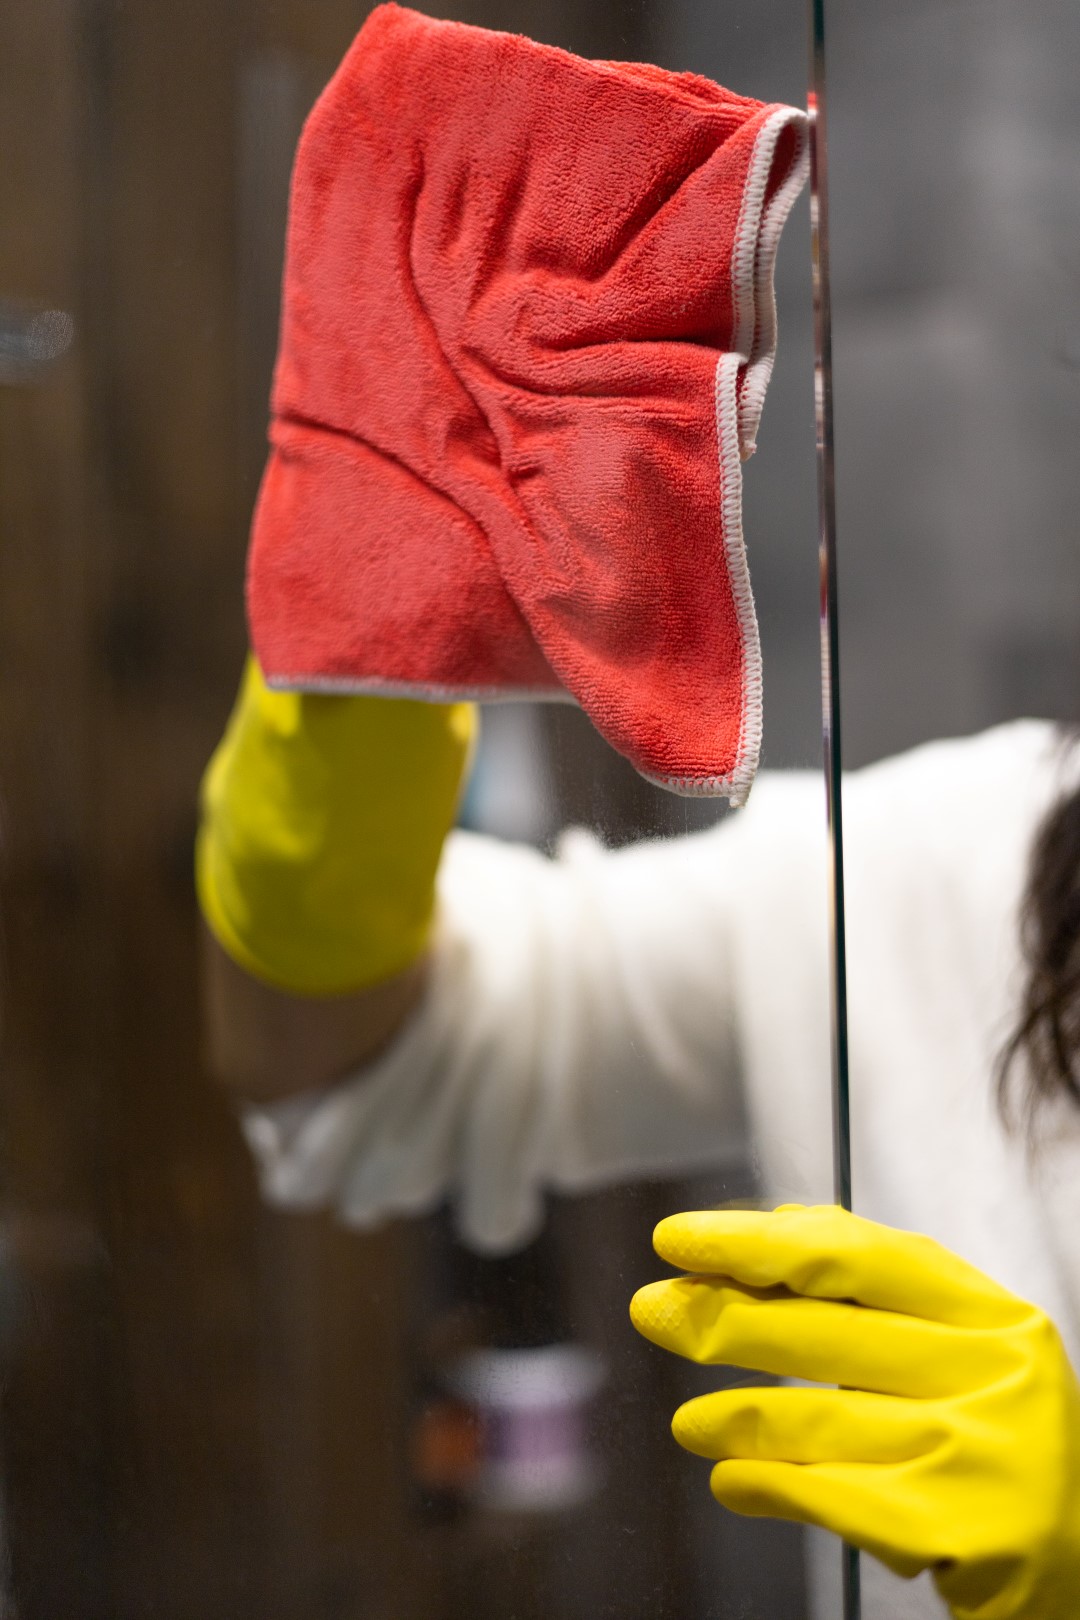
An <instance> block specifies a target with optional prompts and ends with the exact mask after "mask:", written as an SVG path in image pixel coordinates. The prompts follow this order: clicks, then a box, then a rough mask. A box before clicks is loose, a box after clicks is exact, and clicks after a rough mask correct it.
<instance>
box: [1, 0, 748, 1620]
mask: <svg viewBox="0 0 1080 1620" xmlns="http://www.w3.org/2000/svg"><path fill="white" fill-rule="evenodd" d="M461 14H462V15H466V14H465V13H464V12H463V13H461ZM362 18H363V8H362V7H359V6H357V5H355V4H349V3H346V0H237V3H234V4H228V3H225V0H127V3H125V0H33V3H32V4H27V5H22V6H16V5H10V6H8V7H6V8H5V9H4V12H3V18H2V25H0V26H2V40H0V150H2V152H3V154H4V156H3V163H2V165H0V300H23V301H27V302H28V303H30V304H38V305H43V306H50V307H56V308H59V309H64V310H69V311H71V312H72V314H73V316H74V319H75V324H76V338H75V342H74V345H73V347H72V349H71V350H70V352H69V353H68V354H67V355H66V356H65V357H64V358H63V359H62V360H60V361H59V362H58V363H57V365H56V366H55V367H54V368H52V369H51V370H50V371H48V372H43V373H42V374H41V375H40V376H39V377H36V378H34V379H31V380H30V381H23V382H21V383H17V384H12V385H11V386H4V387H0V530H2V533H0V793H2V797H3V839H4V850H3V898H2V914H3V930H4V939H5V946H4V955H5V962H6V967H5V974H4V983H3V1021H4V1042H3V1067H2V1086H0V1107H2V1112H0V1141H2V1144H3V1148H2V1170H3V1180H2V1183H0V1266H2V1276H0V1282H2V1286H0V1334H2V1342H0V1358H2V1359H0V1365H2V1375H3V1378H2V1390H3V1397H2V1405H0V1480H2V1489H3V1506H2V1512H0V1520H2V1525H3V1538H4V1548H5V1551H4V1565H3V1568H2V1569H0V1577H2V1580H3V1584H4V1585H5V1587H6V1590H5V1592H4V1595H3V1599H2V1614H3V1616H4V1617H5V1620H12V1617H14V1616H16V1615H17V1616H19V1617H21V1620H59V1617H61V1616H62V1617H63V1620H128V1617H131V1620H134V1617H135V1616H154V1617H155V1620H193V1617H194V1616H196V1615H197V1616H199V1620H219V1617H220V1620H246V1617H249V1616H250V1617H251V1620H255V1617H258V1620H275V1617H282V1620H285V1617H288V1620H307V1617H311V1620H315V1617H319V1620H358V1617H361V1616H363V1617H364V1620H412V1617H414V1616H415V1617H416V1620H455V1617H457V1616H462V1617H464V1616H466V1615H468V1616H478V1617H482V1616H485V1615H490V1616H491V1617H492V1620H495V1617H496V1616H498V1617H499V1620H509V1617H510V1616H511V1615H515V1616H517V1617H518V1620H531V1617H532V1616H534V1615H535V1616H536V1617H537V1620H539V1616H540V1615H544V1616H545V1617H546V1620H547V1617H551V1616H553V1615H562V1616H564V1617H565V1620H573V1617H576V1616H579V1615H580V1616H585V1615H593V1614H596V1615H599V1614H612V1615H616V1614H617V1615H619V1616H620V1617H622V1620H631V1617H633V1616H638V1615H640V1616H641V1617H642V1620H645V1617H646V1616H648V1617H649V1620H655V1617H657V1616H659V1615H661V1614H664V1615H675V1616H678V1615H684V1614H685V1615H689V1614H691V1613H698V1614H704V1613H705V1612H706V1611H705V1610H704V1609H702V1608H700V1607H698V1606H697V1605H696V1600H695V1598H694V1596H693V1593H694V1591H695V1590H696V1583H697V1577H696V1576H695V1574H694V1571H693V1566H692V1563H690V1562H688V1560H687V1559H686V1558H684V1557H682V1556H681V1555H680V1522H681V1521H680V1512H681V1508H680V1504H681V1502H682V1499H683V1493H684V1492H685V1490H686V1480H687V1479H688V1478H692V1481H693V1486H694V1490H695V1493H700V1494H701V1496H702V1499H704V1492H703V1489H702V1487H703V1483H704V1482H703V1477H702V1474H701V1471H700V1470H696V1471H694V1472H693V1474H692V1475H687V1474H685V1473H676V1472H674V1471H673V1469H672V1466H671V1464H672V1458H671V1451H672V1448H671V1447H670V1444H669V1442H668V1441H667V1438H666V1434H665V1430H666V1417H665V1413H666V1412H667V1411H668V1410H670V1407H671V1405H672V1404H673V1400H674V1395H673V1391H672V1390H665V1387H664V1379H665V1377H666V1376H667V1375H666V1374H664V1373H659V1372H657V1371H656V1362H655V1361H649V1360H648V1357H647V1353H645V1352H643V1351H642V1349H641V1347H639V1346H637V1345H635V1344H633V1343H632V1342H631V1339H632V1336H631V1335H630V1333H629V1330H628V1328H627V1327H626V1324H625V1316H624V1306H625V1299H626V1297H627V1296H628V1293H629V1291H630V1288H631V1287H632V1286H633V1285H634V1283H635V1282H636V1281H638V1280H641V1279H642V1278H643V1277H644V1276H647V1275H648V1274H649V1272H650V1270H651V1267H650V1264H649V1261H648V1258H647V1245H646V1242H645V1238H646V1234H647V1232H648V1230H649V1227H650V1224H651V1220H652V1217H653V1214H654V1213H655V1210H656V1208H657V1207H658V1205H657V1201H656V1198H655V1197H654V1196H652V1195H650V1194H649V1193H648V1191H647V1190H643V1191H640V1192H638V1193H636V1194H634V1195H631V1196H629V1198H623V1199H621V1200H620V1199H619V1198H617V1197H615V1198H608V1199H606V1200H605V1199H598V1200H591V1201H587V1202H585V1203H583V1204H582V1205H581V1206H579V1207H578V1208H576V1209H575V1210H571V1211H567V1212H564V1213H563V1214H562V1215H561V1216H560V1220H561V1222H562V1227H563V1231H564V1237H565V1234H566V1233H567V1232H569V1234H570V1238H571V1239H572V1241H571V1242H570V1243H569V1247H571V1248H574V1249H576V1250H577V1252H579V1253H583V1252H586V1251H588V1250H589V1249H590V1248H591V1249H592V1250H593V1251H594V1253H595V1255H596V1257H597V1258H596V1259H595V1260H594V1262H593V1265H594V1273H595V1275H590V1274H587V1273H586V1272H584V1271H582V1269H581V1267H580V1266H579V1267H578V1269H577V1271H576V1272H575V1273H574V1275H572V1276H570V1277H569V1279H568V1283H567V1288H568V1297H570V1298H572V1299H573V1298H576V1299H577V1300H578V1302H579V1304H581V1306H582V1310H581V1314H582V1319H583V1322H584V1328H583V1331H588V1332H589V1333H591V1334H592V1336H593V1337H595V1338H597V1339H598V1340H599V1341H600V1342H604V1343H607V1345H608V1349H609V1354H611V1355H613V1358H614V1362H615V1371H616V1373H617V1375H618V1380H619V1384H618V1388H617V1389H616V1390H615V1392H614V1393H613V1396H612V1402H613V1405H612V1411H613V1413H614V1417H613V1419H612V1425H613V1426H614V1428H618V1427H619V1425H620V1423H621V1421H622V1418H623V1417H625V1416H626V1415H627V1414H629V1413H631V1412H632V1411H633V1410H637V1409H643V1410H645V1409H649V1408H651V1410H652V1412H653V1413H654V1414H655V1418H656V1421H655V1422H653V1423H651V1424H645V1423H642V1424H641V1425H640V1427H639V1428H635V1429H632V1430H631V1431H629V1433H630V1440H629V1445H630V1447H631V1449H630V1450H629V1451H628V1452H626V1453H625V1454H624V1455H623V1457H622V1460H621V1461H620V1460H619V1458H618V1457H615V1459H614V1461H615V1463H616V1466H615V1467H613V1469H612V1483H611V1485H610V1487H609V1489H608V1491H607V1492H606V1493H605V1495H604V1500H603V1502H602V1503H600V1504H599V1505H598V1506H597V1508H596V1509H595V1510H590V1513H589V1514H588V1515H586V1516H585V1518H584V1519H583V1520H581V1521H580V1522H579V1523H578V1524H577V1525H576V1527H573V1528H571V1527H568V1526H566V1525H562V1526H559V1525H554V1526H548V1527H547V1528H543V1527H540V1528H537V1529H535V1530H533V1531H531V1532H529V1533H527V1534H516V1536H509V1535H508V1533H504V1534H503V1535H502V1536H501V1537H500V1536H499V1535H498V1534H496V1533H494V1532H492V1530H491V1528H490V1527H488V1528H487V1530H478V1529H477V1528H476V1527H475V1526H474V1527H472V1528H471V1529H470V1528H469V1527H468V1526H465V1527H461V1528H457V1529H454V1528H444V1527H443V1528H440V1527H434V1526H427V1525H425V1524H423V1523H422V1522H421V1521H420V1520H419V1519H418V1518H417V1517H416V1516H415V1514H414V1512H413V1511H412V1508H411V1505H410V1495H409V1490H408V1485H407V1481H406V1478H405V1461H404V1459H405V1450H406V1448H405V1443H404V1432H405V1417H406V1408H407V1403H408V1400H409V1396H410V1376H411V1374H410V1365H411V1362H410V1357H411V1340H410V1335H411V1334H412V1333H413V1331H414V1328H415V1321H416V1316H417V1309H418V1307H417V1302H416V1300H415V1298H414V1297H413V1295H412V1292H411V1289H412V1279H413V1278H414V1276H415V1275H416V1267H417V1265H418V1263H419V1262H418V1255H419V1256H420V1257H421V1258H422V1254H423V1250H424V1244H425V1241H426V1239H425V1228H424V1226H423V1225H422V1224H421V1225H419V1226H417V1227H414V1228H412V1229H397V1230H394V1231H390V1232H387V1233H383V1234H380V1235H377V1236H374V1237H364V1238H360V1237H357V1236H354V1235H351V1234H348V1233H343V1232H341V1231H338V1230H335V1229H334V1228H333V1227H332V1226H331V1225H330V1223H329V1222H327V1221H325V1220H322V1219H317V1218H310V1219H309V1218H303V1219H298V1218H291V1217H287V1216H281V1215H276V1214H272V1213H268V1212H265V1211H263V1210H261V1209H260V1208H259V1205H258V1202H257V1199H256V1195H255V1190H254V1186H253V1178H252V1173H251V1169H250V1165H249V1163H248V1159H247V1156H246V1153H245V1151H244V1150H243V1148H242V1145H241V1142H240V1139H239V1135H238V1131H237V1128H236V1124H235V1122H234V1120H233V1118H232V1117H231V1115H230V1113H229V1111H228V1109H227V1108H226V1106H225V1105H224V1103H223V1102H222V1101H221V1100H220V1099H219V1098H218V1097H217V1096H216V1095H215V1093H214V1091H213V1089H212V1087H211V1086H210V1084H209V1083H208V1082H207V1080H206V1079H205V1078H204V1076H203V1075H202V1073H201V1071H200V1062H199V1030H198V1020H197V987H196V976H195V954H196V953H195V937H196V919H195V912H194V907H193V900H192V893H191V883H190V848H191V839H192V831H193V824H194V809H193V805H194V796H195V791H196V784H197V781H198V778H199V774H200V771H201V769H202V766H203V763H204V761H205V759H206V757H207V755H208V753H209V751H210V749H211V747H212V745H213V743H214V741H215V738H216V736H217V734H218V732H219V730H220V727H221V724H222V721H223V719H224V716H225V713H226V711H227V707H228V704H229V702H230V698H231V694H232V690H233V687H234V684H235V680H236V676H237V673H238V670H239V667H240V661H241V658H242V652H243V644H244V634H243V623H242V612H241V595H240V591H241V575H242V560H243V552H244V545H245V538H246V524H247V515H248V511H249V508H250V503H251V498H252V495H253V493H254V489H255V484H256V480H257V477H258V472H259V467H260V464H261V458H262V432H263V420H264V401H265V397H266V390H267V383H268V376H269V367H270V362H271V359H272V353H273V345H274V326H275V318H276V297H277V277H278V270H279V260H280V245H281V234H282V227H283V220H284V204H285V188H286V182H287V173H288V164H289V158H290V155H291V150H292V147H293V143H294V141H295V138H296V134H297V132H298V129H299V125H300V121H301V119H302V117H303V114H304V112H305V111H306V109H307V106H308V105H309V104H310V102H311V100H312V98H313V97H314V95H315V94H316V93H317V90H318V88H319V87H320V85H321V84H322V83H323V82H324V81H325V78H326V77H327V76H328V74H329V73H330V71H331V70H332V68H333V67H334V65H335V64H336V61H337V59H338V58H339V57H340V55H341V53H342V51H343V50H344V48H345V46H346V45H347V43H348V41H349V39H350V38H351V36H352V34H353V33H354V31H355V29H356V28H357V27H358V26H359V24H360V22H361V21H362ZM468 20H476V21H483V22H486V23H489V24H494V25H496V26H498V25H504V26H506V25H510V26H513V27H515V28H518V29H522V30H524V31H527V32H532V33H534V34H537V35H538V36H540V37H543V38H547V39H553V40H556V41H558V42H559V43H562V44H566V45H569V46H571V47H574V48H577V49H580V50H584V51H587V52H595V53H598V54H609V55H614V54H620V55H627V54H630V55H632V54H636V53H638V52H639V51H640V49H641V28H642V27H643V18H642V17H641V15H639V14H637V13H635V12H634V11H633V10H632V9H627V8H624V7H622V6H621V5H618V4H616V3H614V0H612V4H611V7H610V10H608V11H605V10H604V8H603V6H602V5H596V6H594V7H593V8H591V9H589V8H578V7H576V6H575V5H574V4H573V0H519V3H515V0H492V3H491V4H488V5H486V6H483V7H482V8H480V7H477V8H475V9H474V11H473V12H472V13H469V14H468ZM571 744H572V745H573V746H579V747H580V748H581V749H583V750H584V752H583V754H582V758H583V759H585V760H586V762H587V761H588V759H589V758H590V757H592V758H593V760H594V763H595V760H596V759H598V758H599V756H598V755H595V754H594V755H593V756H590V755H589V752H588V750H589V747H590V746H591V745H590V744H589V743H588V742H587V741H586V742H582V741H581V738H580V736H579V737H578V742H577V744H573V740H572V739H571ZM568 746H570V745H568ZM598 768H600V767H598ZM609 768H610V767H609V766H608V765H607V764H605V765H604V766H603V767H602V769H603V770H604V771H607V770H609ZM603 780H604V781H605V783H606V782H607V781H608V777H606V776H605V777H604V778H603ZM621 780H623V784H624V786H625V779H621ZM619 791H620V789H619V788H618V785H617V784H615V785H612V786H611V788H610V795H611V797H610V803H611V805H613V806H614V807H615V808H614V809H613V810H612V811H611V813H610V817H609V819H612V818H613V820H614V821H615V822H618V819H619V814H620V812H619V809H618V804H619V800H618V794H619ZM590 792H592V793H593V797H595V792H594V790H593V789H586V790H585V799H586V801H588V799H589V793H590ZM607 792H608V789H607V788H605V793H607ZM580 796H581V794H580V792H579V798H580ZM628 802H629V801H628ZM627 813H632V814H638V815H640V814H641V813H642V811H641V806H640V805H637V807H636V809H635V808H634V807H633V806H631V810H630V811H628V812H627ZM649 813H650V814H653V813H655V807H654V809H653V810H652V811H650V812H649ZM565 1246H566V1245H565V1244H564V1247H565ZM628 1255H629V1256H630V1257H631V1258H630V1259H629V1260H628V1259H627V1256H628ZM635 1267H636V1268H637V1269H636V1270H635ZM422 1306H423V1302H422V1300H421V1301H420V1306H419V1309H420V1312H421V1314H422ZM586 1318H587V1319H588V1320H585V1319H586ZM613 1346H614V1348H612V1347H613ZM650 1379H652V1380H653V1382H652V1383H651V1384H650V1382H649V1380H650ZM643 1403H644V1404H643ZM665 1532H666V1534H665ZM560 1594H561V1596H560ZM708 1612H710V1613H712V1612H713V1610H712V1609H711V1608H710V1609H709V1611H708ZM715 1612H716V1613H720V1612H721V1611H720V1609H717V1610H716V1611H715ZM739 1612H743V1611H742V1610H740V1611H739ZM771 1620H776V1617H775V1614H773V1615H772V1616H771Z"/></svg>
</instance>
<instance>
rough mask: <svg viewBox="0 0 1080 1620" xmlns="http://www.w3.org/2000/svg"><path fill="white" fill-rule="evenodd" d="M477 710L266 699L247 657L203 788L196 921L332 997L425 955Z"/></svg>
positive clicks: (277, 973) (268, 976)
mask: <svg viewBox="0 0 1080 1620" xmlns="http://www.w3.org/2000/svg"><path fill="white" fill-rule="evenodd" d="M476 712H477V711H476V708H475V706H474V705H473V704H469V703H455V704H443V703H416V702H408V701H404V700H399V699H394V698H376V697H322V696H303V695H300V694H298V693H295V692H271V691H270V690H269V689H268V688H267V686H266V684H265V683H264V681H263V679H262V676H261V674H260V672H259V669H258V666H257V664H256V663H255V660H254V659H253V658H251V659H249V660H248V664H247V668H246V670H245V673H244V679H243V682H242V685H241V688H240V695H239V697H238V699H237V703H236V707H235V709H234V710H233V713H232V717H231V718H230V720H229V724H228V727H227V729H226V731H225V735H224V737H223V739H222V741H221V743H220V744H219V746H218V749H217V751H216V753H215V754H214V756H213V758H212V759H211V761H210V764H209V766H208V767H207V771H206V775H205V777H204V778H203V786H202V821H201V825H200V828H199V836H198V842H197V846H196V862H195V870H196V885H197V889H198V895H199V903H200V905H201V907H202V911H203V915H204V916H205V918H206V921H207V923H208V924H209V926H210V929H211V931H212V932H213V934H214V935H215V936H216V938H217V939H218V941H219V942H220V943H221V945H222V946H223V947H224V949H225V950H226V951H227V952H228V953H229V955H230V956H231V957H232V958H233V959H234V961H236V962H239V963H240V965H241V966H242V967H244V968H246V969H247V970H248V972H249V973H252V974H254V975H255V976H256V977H257V978H259V979H262V980H264V981H265V982H266V983H267V984H271V985H274V986H276V987H277V988H279V989H283V990H288V991H291V992H293V993H294V994H299V995H312V996H333V995H344V994H348V993H350V992H353V991H357V990H362V989H365V988H366V987H368V986H370V985H373V984H377V983H379V982H380V981H382V980H384V979H388V978H390V977H392V976H393V975H394V974H395V973H399V972H401V971H403V970H404V969H405V968H406V967H408V966H409V965H410V963H412V962H414V961H415V960H416V959H417V958H418V957H419V956H420V955H421V954H422V953H423V951H424V948H425V946H426V945H427V942H428V937H429V934H430V931H431V926H432V920H433V915H434V908H435V873H436V869H437V867H438V863H439V853H440V851H441V849H442V844H443V839H444V838H445V836H446V833H447V831H448V829H449V828H450V826H451V825H452V823H453V820H454V815H455V811H456V808H457V803H458V798H459V795H460V791H461V784H462V781H463V778H464V774H465V771H466V768H467V764H468V759H469V755H470V750H471V747H472V743H473V740H474V737H475V733H476V729H477V721H476Z"/></svg>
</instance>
